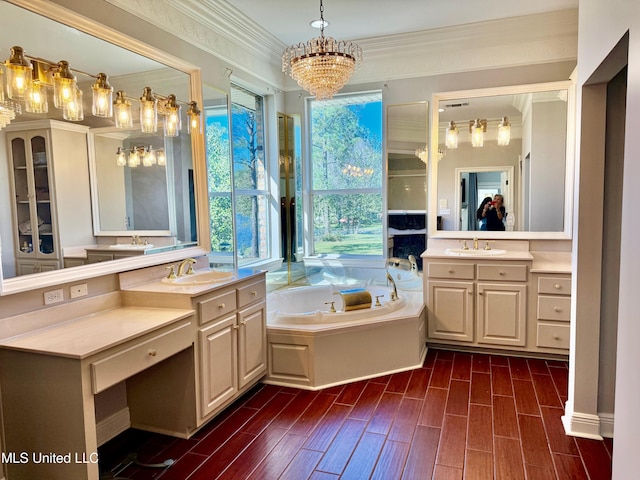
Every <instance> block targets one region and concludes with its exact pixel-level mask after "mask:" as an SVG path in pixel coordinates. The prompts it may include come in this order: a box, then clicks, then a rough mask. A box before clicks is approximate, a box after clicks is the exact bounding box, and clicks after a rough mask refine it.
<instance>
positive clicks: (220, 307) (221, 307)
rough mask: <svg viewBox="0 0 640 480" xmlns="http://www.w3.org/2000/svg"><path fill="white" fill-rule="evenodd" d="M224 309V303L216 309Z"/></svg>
mask: <svg viewBox="0 0 640 480" xmlns="http://www.w3.org/2000/svg"><path fill="white" fill-rule="evenodd" d="M225 307H226V305H225V304H224V303H221V304H220V305H218V308H219V309H220V310H222V309H223V308H225Z"/></svg>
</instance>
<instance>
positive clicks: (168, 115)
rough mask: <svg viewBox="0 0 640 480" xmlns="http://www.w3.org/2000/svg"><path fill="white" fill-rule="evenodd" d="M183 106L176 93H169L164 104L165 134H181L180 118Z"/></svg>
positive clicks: (170, 135)
mask: <svg viewBox="0 0 640 480" xmlns="http://www.w3.org/2000/svg"><path fill="white" fill-rule="evenodd" d="M181 110H182V107H181V106H180V105H178V102H177V101H176V96H175V95H169V96H168V97H167V102H166V103H165V104H164V122H163V126H164V136H165V137H177V136H178V135H180V129H181V128H182V122H181V120H180V112H181Z"/></svg>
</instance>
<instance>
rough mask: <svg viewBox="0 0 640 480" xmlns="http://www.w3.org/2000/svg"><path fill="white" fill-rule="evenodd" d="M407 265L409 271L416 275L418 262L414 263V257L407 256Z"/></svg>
mask: <svg viewBox="0 0 640 480" xmlns="http://www.w3.org/2000/svg"><path fill="white" fill-rule="evenodd" d="M409 263H410V264H411V271H412V272H414V273H418V262H416V257H414V256H413V255H409Z"/></svg>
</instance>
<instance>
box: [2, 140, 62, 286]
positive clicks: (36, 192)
mask: <svg viewBox="0 0 640 480" xmlns="http://www.w3.org/2000/svg"><path fill="white" fill-rule="evenodd" d="M46 135H47V132H45V131H38V130H34V131H29V132H14V133H9V134H8V140H9V148H10V153H11V155H10V158H11V162H12V169H11V171H12V173H13V182H12V183H13V189H14V199H15V200H14V230H15V245H16V270H17V271H18V274H20V275H24V274H28V273H36V272H45V271H49V270H56V269H58V268H60V258H59V255H58V252H57V245H56V242H55V241H54V238H55V237H54V221H53V220H54V219H53V216H52V208H51V202H52V199H51V183H52V182H51V179H50V176H49V173H50V167H49V162H50V158H49V157H50V152H49V149H48V148H47V143H48V142H47V136H46Z"/></svg>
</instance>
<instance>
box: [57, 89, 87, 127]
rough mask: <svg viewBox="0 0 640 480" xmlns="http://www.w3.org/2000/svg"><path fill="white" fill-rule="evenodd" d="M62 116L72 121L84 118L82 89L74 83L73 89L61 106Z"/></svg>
mask: <svg viewBox="0 0 640 480" xmlns="http://www.w3.org/2000/svg"><path fill="white" fill-rule="evenodd" d="M62 118H64V119H65V120H70V121H72V122H79V121H81V120H84V109H83V106H82V90H80V89H79V88H78V86H77V85H74V88H73V90H72V91H71V93H70V95H69V97H68V98H67V101H66V102H65V104H64V106H63V107H62Z"/></svg>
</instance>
